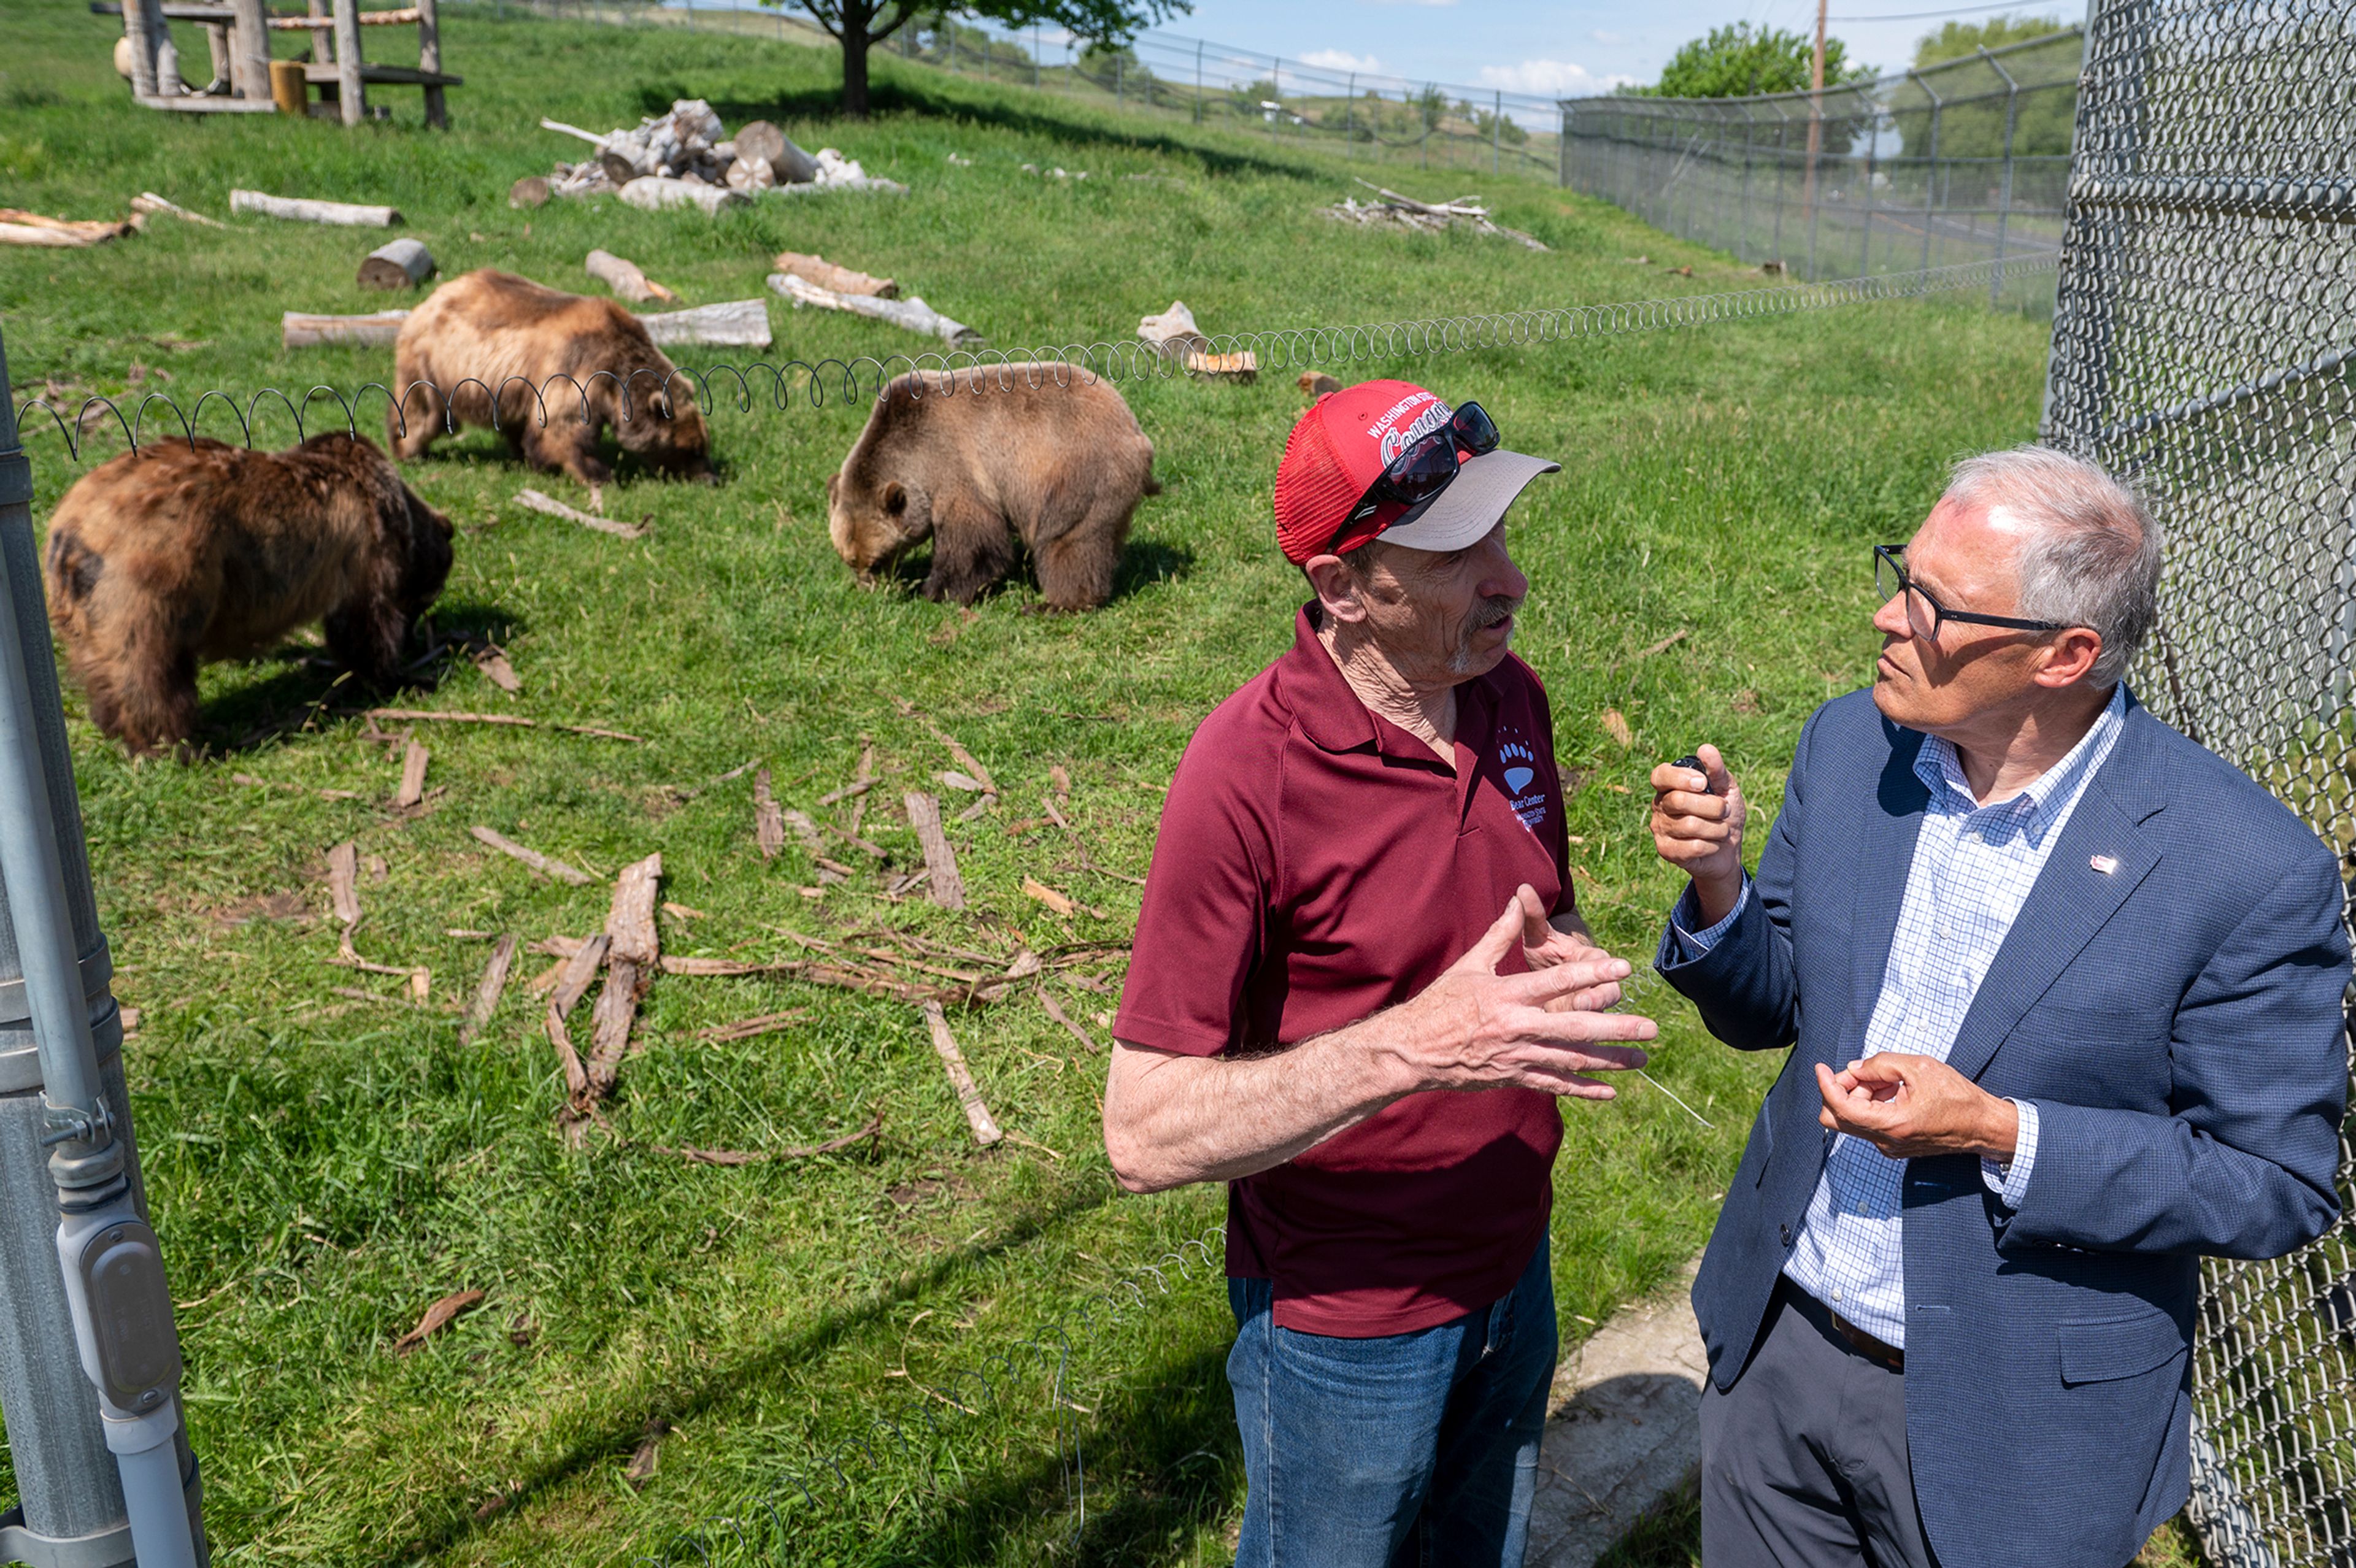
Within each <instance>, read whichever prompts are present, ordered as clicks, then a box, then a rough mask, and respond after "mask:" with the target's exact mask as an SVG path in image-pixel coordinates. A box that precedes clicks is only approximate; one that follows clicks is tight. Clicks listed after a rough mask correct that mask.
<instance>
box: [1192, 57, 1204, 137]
mask: <svg viewBox="0 0 2356 1568" xmlns="http://www.w3.org/2000/svg"><path fill="white" fill-rule="evenodd" d="M1194 123H1195V124H1197V125H1200V124H1201V123H1203V40H1202V39H1200V38H1196V39H1195V40H1194Z"/></svg>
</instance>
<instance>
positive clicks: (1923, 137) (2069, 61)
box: [1890, 16, 2084, 188]
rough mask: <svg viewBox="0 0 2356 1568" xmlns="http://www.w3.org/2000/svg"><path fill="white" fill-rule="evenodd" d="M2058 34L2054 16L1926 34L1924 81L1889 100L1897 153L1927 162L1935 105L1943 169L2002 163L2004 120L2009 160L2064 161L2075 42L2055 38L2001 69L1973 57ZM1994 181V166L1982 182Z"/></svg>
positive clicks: (1918, 51) (2073, 109) (2078, 51)
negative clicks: (1973, 162)
mask: <svg viewBox="0 0 2356 1568" xmlns="http://www.w3.org/2000/svg"><path fill="white" fill-rule="evenodd" d="M2062 31H2063V28H2062V26H2061V21H2060V20H2059V19H2057V18H2055V17H2051V16H1999V17H1997V18H1996V19H1995V20H1993V21H1988V22H1949V23H1947V24H1946V25H1945V26H1944V27H1941V28H1940V29H1939V30H1938V31H1937V32H1935V33H1930V34H1926V35H1925V36H1924V37H1922V41H1921V42H1919V43H1917V44H1916V45H1915V46H1914V69H1916V70H1917V71H1919V72H1922V73H1923V74H1922V77H1921V79H1920V80H1919V81H1916V80H1910V81H1908V82H1906V83H1905V84H1904V85H1902V86H1901V88H1900V89H1899V90H1898V91H1897V92H1896V93H1894V94H1893V95H1892V96H1891V99H1890V109H1891V112H1893V113H1894V115H1895V116H1896V118H1897V121H1898V134H1899V139H1900V142H1901V155H1902V156H1904V157H1908V158H1926V159H1927V158H1928V157H1930V155H1931V150H1932V131H1933V112H1932V111H1933V103H1934V101H1935V103H1936V105H1937V111H1938V112H1937V115H1936V128H1937V132H1938V155H1939V162H1940V165H1942V166H1943V167H1944V166H1945V165H1949V164H1950V162H1951V161H1955V160H1966V159H1987V160H1996V159H2000V158H2002V157H2003V156H2004V150H2005V121H2006V117H2007V115H2008V114H2009V115H2010V116H2011V119H2012V151H2013V155H2014V156H2016V157H2064V156H2067V155H2068V154H2069V151H2070V130H2071V125H2072V122H2074V121H2075V119H2076V118H2077V112H2078V92H2077V78H2078V70H2079V66H2080V62H2081V59H2082V56H2083V51H2084V46H2083V42H2081V41H2078V40H2076V39H2075V38H2074V37H2067V38H2055V39H2054V42H2053V44H2052V45H2051V47H2049V48H2033V49H2019V50H2016V51H2015V52H2013V53H2011V54H2008V55H2006V56H2005V57H2004V59H2003V61H2002V65H2003V69H2001V70H1999V69H1997V66H1996V65H1994V64H1991V63H1988V62H1987V61H1984V60H1981V59H1979V58H1978V57H1979V55H1980V52H1981V51H1982V50H1983V49H1998V48H2005V47H2006V46H2008V45H2011V44H2022V43H2028V42H2029V41H2031V40H2032V39H2036V38H2041V37H2050V36H2051V35H2054V34H2057V33H2061V32H2062ZM1934 67H1935V68H1938V69H1933V68H1934ZM2007 77H2009V78H2011V82H2008V81H2007V80H2006V78H2007ZM2015 83H2017V84H2018V87H2019V95H2018V96H2017V97H2016V96H2015V94H2014V87H2013V84H2015ZM1933 95H1935V98H1934V96H1933ZM1995 178H1996V175H1995V174H1994V172H1993V164H1992V163H1991V172H1990V175H1989V178H1988V181H1987V183H1991V184H1992V183H1994V181H1995ZM1975 188H1976V187H1975Z"/></svg>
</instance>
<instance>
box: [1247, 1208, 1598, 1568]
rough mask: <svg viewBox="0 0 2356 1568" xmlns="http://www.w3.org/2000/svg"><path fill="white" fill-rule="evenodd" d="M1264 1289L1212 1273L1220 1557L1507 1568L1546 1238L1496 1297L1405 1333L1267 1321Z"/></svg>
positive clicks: (1541, 1424) (1529, 1468)
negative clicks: (1225, 1530)
mask: <svg viewBox="0 0 2356 1568" xmlns="http://www.w3.org/2000/svg"><path fill="white" fill-rule="evenodd" d="M1271 1295H1272V1289H1271V1287H1270V1285H1269V1282H1268V1281H1267V1280H1264V1279H1230V1280H1229V1281H1227V1300H1228V1303H1229V1305H1230V1306H1232V1307H1234V1309H1235V1314H1236V1328H1237V1334H1236V1348H1235V1349H1234V1351H1233V1352H1232V1353H1231V1354H1230V1355H1229V1356H1228V1357H1227V1381H1228V1383H1229V1384H1230V1385H1232V1386H1233V1388H1234V1390H1235V1395H1236V1424H1237V1426H1238V1427H1240V1428H1241V1429H1242V1432H1243V1440H1244V1477H1245V1479H1246V1481H1247V1483H1248V1486H1249V1488H1250V1490H1249V1491H1248V1494H1247V1496H1246V1498H1245V1500H1244V1522H1243V1535H1242V1540H1241V1541H1240V1542H1239V1543H1238V1545H1237V1552H1236V1568H1442V1565H1443V1564H1444V1565H1446V1568H1459V1565H1461V1568H1518V1565H1519V1564H1520V1563H1521V1561H1522V1551H1523V1547H1524V1545H1525V1544H1526V1540H1527V1537H1528V1533H1529V1521H1530V1497H1531V1494H1532V1492H1533V1491H1534V1490H1535V1488H1536V1486H1537V1463H1538V1440H1539V1438H1540V1436H1541V1435H1543V1434H1544V1432H1545V1428H1546V1408H1547V1390H1548V1389H1549V1387H1550V1386H1551V1385H1552V1383H1553V1381H1554V1360H1555V1349H1556V1339H1555V1322H1554V1273H1553V1268H1552V1266H1551V1259H1550V1258H1549V1256H1548V1254H1547V1247H1546V1244H1545V1243H1539V1245H1538V1249H1537V1253H1536V1255H1535V1256H1533V1257H1532V1258H1531V1259H1530V1263H1529V1266H1528V1267H1527V1268H1526V1269H1524V1270H1523V1271H1522V1277H1521V1280H1520V1282H1519V1283H1518V1284H1516V1285H1515V1286H1514V1288H1513V1289H1512V1291H1510V1292H1509V1293H1507V1295H1506V1296H1505V1298H1504V1299H1502V1300H1500V1301H1497V1302H1495V1303H1494V1304H1492V1305H1491V1306H1488V1307H1483V1308H1482V1309H1481V1310H1480V1311H1478V1312H1470V1313H1467V1314H1465V1315H1464V1316H1463V1317H1459V1318H1457V1319H1456V1320H1455V1321H1453V1322H1450V1323H1443V1324H1440V1326H1439V1327H1438V1328H1425V1329H1422V1330H1419V1332H1417V1333H1413V1334H1395V1335H1389V1336H1387V1337H1385V1338H1382V1339H1334V1338H1333V1337H1331V1336H1328V1335H1323V1334H1302V1333H1298V1332H1296V1331H1294V1330H1292V1329H1290V1328H1278V1327H1276V1325H1275V1322H1274V1320H1273V1318H1272V1317H1271V1315H1270V1312H1269V1302H1270V1297H1271Z"/></svg>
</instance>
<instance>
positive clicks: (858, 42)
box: [761, 0, 1194, 119]
mask: <svg viewBox="0 0 2356 1568" xmlns="http://www.w3.org/2000/svg"><path fill="white" fill-rule="evenodd" d="M761 3H762V4H763V5H786V4H787V3H788V0H761ZM791 3H793V4H798V5H800V6H801V8H802V9H803V10H805V11H807V12H809V15H810V16H811V19H812V20H814V21H816V22H817V23H818V25H819V27H824V28H825V29H826V30H827V31H828V32H829V33H830V34H832V35H833V37H834V38H835V41H836V42H838V43H840V44H841V46H842V112H844V113H845V114H848V115H850V116H851V117H852V118H854V119H865V118H866V116H867V56H868V51H870V50H871V49H873V48H874V47H875V46H876V45H878V44H880V43H882V42H883V41H884V40H885V39H887V38H889V37H891V36H892V35H893V34H894V33H896V32H898V31H899V30H900V29H901V28H902V27H906V26H908V24H909V23H911V22H913V21H915V20H916V19H917V18H918V17H924V18H926V19H927V20H935V19H937V20H939V21H947V20H948V18H950V17H952V16H979V17H982V18H984V19H986V20H988V21H992V22H996V23H998V24H999V25H1000V26H1001V27H1031V26H1033V25H1034V24H1037V23H1047V24H1051V25H1053V26H1055V27H1061V28H1063V29H1065V30H1066V31H1067V32H1069V33H1071V34H1073V35H1074V36H1075V37H1079V38H1082V39H1085V40H1086V41H1087V42H1088V43H1090V44H1115V45H1119V44H1126V43H1128V42H1129V41H1130V39H1131V38H1133V37H1136V36H1137V33H1138V29H1139V28H1141V27H1148V26H1150V25H1151V24H1152V23H1155V22H1159V21H1161V20H1162V18H1163V17H1165V16H1171V15H1173V13H1177V12H1183V11H1191V10H1193V9H1194V4H1193V0H956V3H954V4H951V5H941V4H939V3H938V0H923V3H920V0H791Z"/></svg>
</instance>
